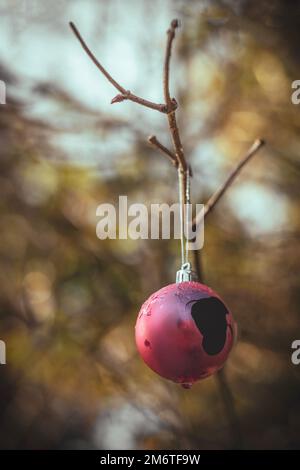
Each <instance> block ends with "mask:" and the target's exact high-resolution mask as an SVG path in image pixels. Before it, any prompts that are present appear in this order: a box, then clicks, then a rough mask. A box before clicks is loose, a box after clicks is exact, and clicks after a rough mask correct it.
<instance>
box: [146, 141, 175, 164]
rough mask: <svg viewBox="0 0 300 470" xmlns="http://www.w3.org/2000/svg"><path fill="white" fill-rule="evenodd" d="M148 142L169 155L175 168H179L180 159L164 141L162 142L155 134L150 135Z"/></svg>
mask: <svg viewBox="0 0 300 470" xmlns="http://www.w3.org/2000/svg"><path fill="white" fill-rule="evenodd" d="M148 142H149V143H150V144H151V145H153V147H155V148H157V149H158V150H159V151H160V152H161V153H162V154H163V155H165V156H167V157H168V159H169V160H170V161H171V163H172V165H174V166H175V168H178V160H177V158H176V155H175V154H174V153H173V152H171V150H169V149H168V148H167V147H165V146H164V145H163V144H162V143H160V142H159V140H158V139H157V137H156V136H155V135H150V137H148Z"/></svg>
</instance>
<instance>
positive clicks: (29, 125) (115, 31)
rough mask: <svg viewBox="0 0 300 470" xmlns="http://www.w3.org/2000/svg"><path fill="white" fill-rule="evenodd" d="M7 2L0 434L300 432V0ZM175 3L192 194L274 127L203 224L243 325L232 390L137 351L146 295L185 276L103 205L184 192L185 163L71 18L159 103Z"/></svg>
mask: <svg viewBox="0 0 300 470" xmlns="http://www.w3.org/2000/svg"><path fill="white" fill-rule="evenodd" d="M0 13H1V19H0V22H1V32H0V39H1V41H0V64H1V66H0V78H1V79H2V80H4V81H5V82H6V85H7V104H6V105H1V106H0V138H1V146H0V157H1V159H0V165H1V173H0V195H1V197H0V210H1V219H0V226H1V227H0V306H1V313H0V315H1V316H0V338H1V339H2V340H5V342H6V344H7V365H6V366H1V367H0V394H1V407H0V447H1V448H109V449H113V448H123V449H127V448H148V449H160V448H170V449H185V448H191V449H198V448H199V449H220V448H235V447H244V448H297V447H299V444H300V442H299V436H300V406H299V405H300V401H299V393H300V367H298V368H297V367H296V366H293V365H292V363H291V359H290V355H291V343H292V341H293V340H294V339H299V334H300V321H299V304H300V296H299V284H300V276H299V268H300V256H299V255H300V247H299V242H298V240H299V231H300V217H299V200H300V185H299V173H300V164H299V156H298V155H299V152H300V144H299V128H300V120H299V107H297V106H296V105H293V104H292V103H291V93H292V89H291V83H292V81H293V80H296V79H300V68H299V54H300V52H299V46H298V43H299V28H300V2H299V1H291V0H289V1H287V0H274V1H272V2H269V1H267V0H262V1H249V0H223V1H221V0H219V1H217V0H211V1H206V0H203V1H192V0H191V1H180V0H172V1H171V0H169V1H168V0H166V1H162V0H161V1H158V0H153V1H151V2H148V1H146V0H143V1H138V0H130V1H128V2H126V5H125V2H122V1H117V0H112V1H110V2H105V1H103V0H102V1H100V0H97V1H96V0H89V1H83V0H75V1H72V2H71V1H69V0H56V1H55V2H51V4H50V3H47V2H37V1H35V0H28V1H21V0H14V1H8V0H7V1H6V0H1V1H0ZM173 17H178V18H180V20H181V21H182V28H181V30H180V31H179V33H178V35H177V39H176V43H175V51H174V54H173V62H172V89H173V94H174V96H176V98H177V100H178V102H179V103H180V110H179V119H180V125H181V129H182V136H183V142H184V146H185V149H186V154H187V157H188V159H189V161H190V162H191V163H192V165H193V168H194V174H195V175H194V178H193V188H192V192H193V201H194V202H205V201H206V200H207V198H208V197H209V196H210V195H211V193H212V192H214V191H215V190H216V189H217V187H218V186H219V184H220V183H221V182H222V181H223V180H224V178H225V177H226V175H227V173H228V171H230V169H231V168H232V167H233V166H234V165H235V163H236V162H237V161H238V160H239V158H240V157H241V155H242V154H243V152H245V150H246V149H247V148H248V147H249V146H250V145H251V143H252V141H253V140H254V139H255V138H257V137H263V138H265V139H266V141H267V146H266V147H265V148H264V149H263V150H262V151H261V152H260V153H259V155H257V156H256V157H255V158H254V159H253V161H251V163H250V164H249V166H248V167H247V168H246V169H244V171H243V173H242V174H241V175H240V177H239V178H238V180H237V181H236V182H235V183H234V186H232V188H230V190H229V191H228V192H227V193H226V195H225V196H224V198H223V199H222V201H221V202H220V203H219V204H218V207H217V208H216V210H215V211H214V213H213V214H212V215H211V216H210V217H209V218H208V220H207V223H206V227H205V246H204V249H203V250H202V262H203V268H204V275H205V281H206V283H207V284H208V285H210V286H211V287H213V288H214V289H215V290H217V291H218V292H219V293H220V295H222V297H223V298H224V299H225V301H226V303H227V304H228V305H229V306H230V307H231V310H232V311H233V313H234V315H235V318H236V320H237V322H238V326H239V341H238V343H237V345H236V348H235V350H234V351H233V353H232V355H231V357H230V359H229V361H228V364H227V366H226V380H227V385H226V387H227V388H226V387H225V392H226V390H227V393H225V395H224V388H222V387H221V388H220V382H218V381H217V380H216V378H215V377H212V378H209V379H206V380H204V381H203V382H200V383H199V384H197V385H195V386H194V387H193V388H192V389H191V390H189V391H186V390H183V389H181V388H180V387H179V386H176V385H175V384H173V383H168V382H167V381H165V380H163V379H161V378H160V377H158V376H157V375H155V374H154V373H152V372H151V371H150V370H149V369H148V368H147V367H146V366H145V365H144V364H143V363H142V361H141V359H140V358H139V357H138V356H137V352H136V349H135V344H134V324H135V319H136V316H137V313H138V310H139V308H140V305H141V304H142V303H143V301H144V300H145V299H146V298H147V297H148V296H149V294H150V293H152V292H153V291H155V290H157V289H159V288H160V287H162V286H163V285H166V284H168V283H170V282H173V281H174V275H175V271H176V269H177V268H178V264H179V256H178V255H179V252H178V248H179V247H178V242H177V241H175V242H174V241H159V240H158V241H157V240H156V241H155V240H153V241H151V240H149V241H147V240H138V241H130V240H128V241H118V240H106V241H100V240H98V239H97V238H96V233H95V229H96V224H97V217H96V215H95V212H96V207H97V206H98V205H99V204H100V203H101V202H112V203H116V204H117V202H118V197H119V195H122V194H125V195H128V197H129V200H130V201H132V202H136V201H138V202H144V201H145V202H146V203H150V202H169V203H172V202H174V201H175V200H176V198H177V193H176V172H174V169H173V168H172V167H171V165H170V164H169V163H168V162H167V161H164V159H163V158H162V157H161V156H159V155H157V153H156V152H155V151H154V150H152V149H151V148H149V147H148V146H147V144H146V138H147V136H148V135H149V134H153V133H154V134H156V135H158V136H159V137H160V139H161V140H162V141H163V142H164V143H165V144H167V145H169V141H168V139H169V137H168V132H167V125H166V121H165V119H164V116H163V115H159V113H156V112H154V111H151V110H147V109H145V108H141V107H138V106H137V105H135V104H134V103H129V102H128V103H127V102H125V103H122V104H116V105H114V106H112V107H110V105H109V102H110V99H111V98H112V97H113V96H114V94H115V93H114V90H113V89H112V88H111V85H110V84H108V83H106V81H105V79H104V78H103V77H102V76H101V75H99V73H98V71H97V70H96V69H95V67H94V66H93V64H91V63H90V62H89V60H88V58H87V57H85V55H84V53H83V51H82V50H81V49H80V47H79V45H78V43H77V42H76V40H75V39H74V37H73V36H72V34H71V32H70V30H69V28H68V25H67V23H68V21H69V20H73V21H74V22H75V24H77V26H78V27H79V29H80V31H81V32H82V34H83V36H84V37H85V38H86V40H87V42H88V44H90V46H91V48H92V50H94V52H95V53H96V55H97V56H98V57H99V58H100V59H101V60H102V62H103V63H104V65H106V66H107V67H108V69H109V70H110V71H111V72H112V74H113V75H114V76H115V78H116V79H119V80H120V81H121V82H122V84H123V85H124V86H125V88H128V89H130V90H132V91H134V92H136V93H137V94H140V95H142V96H144V97H146V98H149V99H152V100H154V101H158V102H161V101H162V91H161V66H162V59H163V52H164V44H165V30H166V29H167V26H168V23H169V22H170V20H171V19H172V18H173ZM222 380H225V378H224V377H223V379H222ZM228 394H229V397H230V394H231V396H232V398H233V400H234V407H235V412H236V417H235V421H233V422H232V420H230V419H229V420H228V417H230V411H229V412H228V409H227V408H228V406H230V400H229V403H228ZM234 426H235V429H234Z"/></svg>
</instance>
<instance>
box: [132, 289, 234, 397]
mask: <svg viewBox="0 0 300 470" xmlns="http://www.w3.org/2000/svg"><path fill="white" fill-rule="evenodd" d="M135 337H136V344H137V348H138V351H139V353H140V355H141V356H142V358H143V360H144V361H145V363H146V364H147V365H148V366H149V367H150V368H151V369H153V370H154V371H155V372H157V373H158V374H159V375H161V376H162V377H165V378H166V379H169V380H173V381H174V382H176V383H180V384H182V385H183V386H184V387H186V388H189V387H190V386H191V385H192V384H193V383H194V382H196V381H197V380H200V379H204V378H205V377H208V376H209V375H211V374H213V373H214V372H216V371H217V370H219V369H220V368H222V366H223V365H224V363H225V361H226V359H227V357H228V355H229V353H230V351H231V349H232V346H233V343H234V340H235V337H236V323H235V322H234V319H233V316H232V314H231V312H230V311H229V310H228V308H227V307H226V305H225V304H224V302H223V301H222V299H221V298H220V297H219V296H218V294H216V293H215V292H214V291H213V290H212V289H210V288H209V287H207V286H205V285H204V284H200V283H199V282H192V281H189V282H180V283H177V284H170V285H168V286H166V287H163V288H162V289H160V290H159V291H157V292H155V293H154V294H152V295H151V296H150V297H149V299H148V300H146V302H145V303H144V304H143V306H142V308H141V310H140V312H139V315H138V318H137V322H136V326H135Z"/></svg>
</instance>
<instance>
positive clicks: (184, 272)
mask: <svg viewBox="0 0 300 470" xmlns="http://www.w3.org/2000/svg"><path fill="white" fill-rule="evenodd" d="M193 279H194V275H193V272H192V267H191V263H184V264H183V265H182V266H181V268H180V269H179V271H177V273H176V283H177V284H178V283H179V282H189V281H193Z"/></svg>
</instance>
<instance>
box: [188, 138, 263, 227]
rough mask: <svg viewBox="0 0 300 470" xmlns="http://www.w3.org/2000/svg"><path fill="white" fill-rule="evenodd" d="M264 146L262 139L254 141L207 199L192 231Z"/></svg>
mask: <svg viewBox="0 0 300 470" xmlns="http://www.w3.org/2000/svg"><path fill="white" fill-rule="evenodd" d="M264 144H265V142H264V140H262V139H256V140H255V141H254V143H253V144H252V146H251V147H250V149H249V150H248V152H247V153H246V155H245V156H244V157H243V158H242V159H241V160H240V161H239V163H238V164H237V165H236V166H235V167H234V169H233V170H232V171H231V173H229V175H228V177H227V178H226V180H225V181H224V183H223V184H222V186H220V188H219V189H218V190H217V191H216V192H215V193H214V194H213V195H212V196H211V197H210V198H209V200H208V201H207V203H206V204H205V208H204V214H200V215H199V214H198V215H197V216H196V217H194V219H193V222H192V224H193V230H194V229H195V228H196V226H197V225H198V224H200V222H201V219H202V218H203V216H204V217H206V216H207V215H208V214H209V213H210V212H211V211H212V210H213V208H214V207H215V205H216V204H217V202H218V201H219V200H220V199H221V197H222V196H223V195H224V193H225V191H227V189H228V188H229V186H231V184H232V183H233V181H234V180H235V178H236V177H237V176H238V174H239V173H240V172H241V170H242V169H243V167H244V166H245V165H246V163H248V162H249V160H251V158H252V157H254V155H255V154H256V153H257V152H258V150H259V149H260V148H261V147H262V146H263V145H264Z"/></svg>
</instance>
